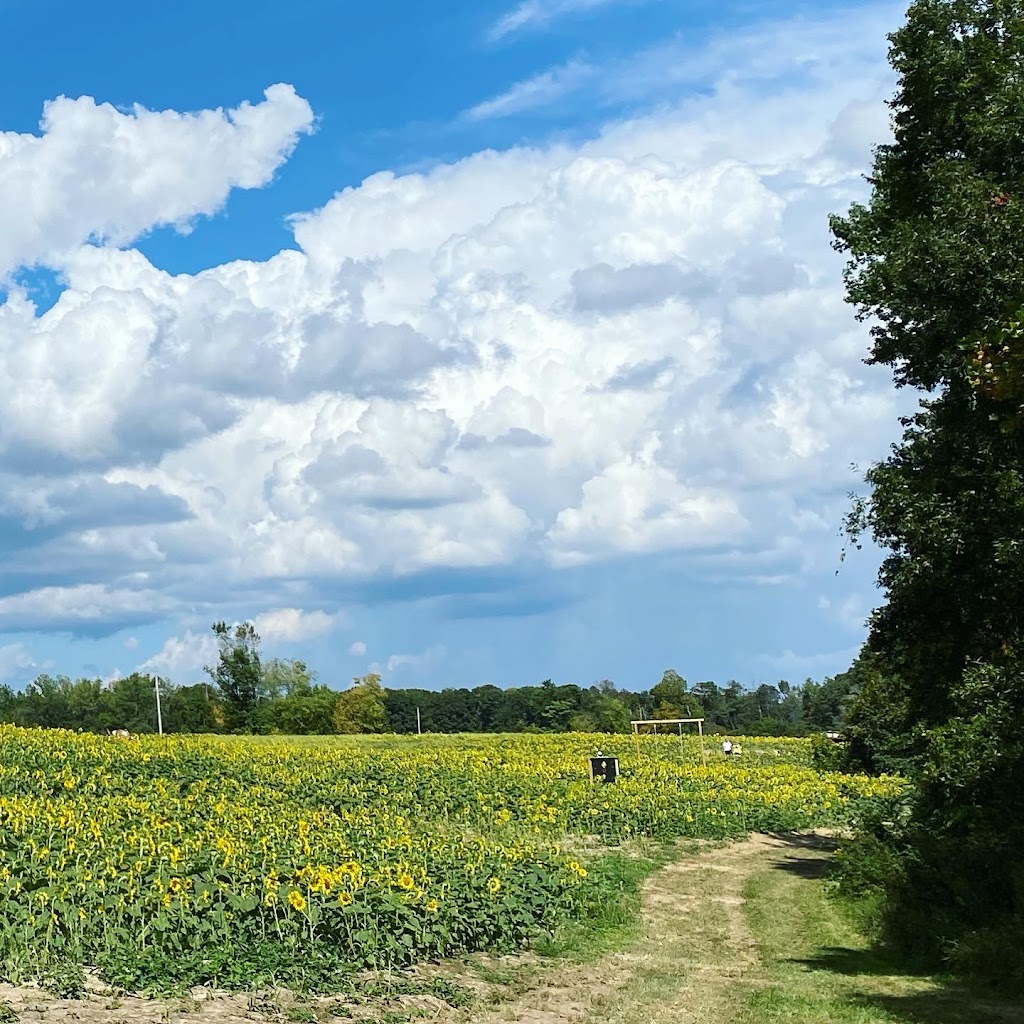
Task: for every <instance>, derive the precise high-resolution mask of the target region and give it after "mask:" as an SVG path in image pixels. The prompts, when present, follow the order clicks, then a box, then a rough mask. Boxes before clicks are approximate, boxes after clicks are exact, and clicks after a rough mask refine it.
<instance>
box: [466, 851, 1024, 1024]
mask: <svg viewBox="0 0 1024 1024" xmlns="http://www.w3.org/2000/svg"><path fill="white" fill-rule="evenodd" d="M830 847H831V844H830V843H829V841H828V840H826V839H822V838H820V837H817V836H779V837H772V836H754V837H752V838H751V839H749V840H748V841H746V842H742V843H736V844H733V845H731V846H727V847H724V848H720V849H711V850H705V851H703V852H701V853H700V854H698V855H694V856H690V857H687V858H684V859H682V860H680V861H678V862H676V863H673V864H671V865H669V866H668V867H666V868H663V869H662V870H660V871H658V872H657V873H656V874H655V875H653V876H652V877H651V878H650V879H649V880H648V882H647V883H646V885H645V887H644V894H643V907H644V912H643V928H642V932H641V934H640V935H639V937H638V938H637V940H636V941H635V942H634V943H633V944H632V945H631V946H630V947H629V948H628V949H626V950H625V951H623V952H620V953H615V954H612V955H609V956H606V957H604V958H602V959H601V960H600V961H598V962H597V963H595V964H590V965H587V966H583V965H581V966H576V967H571V968H564V967H563V968H556V969H554V970H553V971H552V973H551V974H550V975H548V976H546V977H545V976H544V975H543V974H542V975H541V976H540V979H539V983H538V984H536V985H535V986H534V987H532V988H530V989H529V990H528V991H526V992H523V993H522V994H521V995H519V996H518V997H516V998H515V999H513V1000H511V1001H509V1002H506V1003H502V1004H499V1005H497V1006H495V1007H494V1008H492V1009H491V1010H489V1011H488V1012H486V1013H481V1012H480V1008H479V1007H476V1008H474V1009H471V1010H467V1011H463V1014H462V1017H461V1019H462V1020H464V1021H473V1022H475V1024H506V1022H523V1024H563V1022H575V1024H1011V1022H1012V1024H1021V1022H1024V1002H1021V1001H1017V1002H1002V1001H998V1000H996V999H994V998H992V997H987V998H986V997H980V996H978V995H976V994H973V993H971V992H969V991H966V990H964V989H961V988H957V987H955V986H954V985H952V984H950V983H948V982H946V981H944V980H942V979H937V978H931V977H920V976H912V975H907V974H903V973H900V972H898V971H896V970H895V969H894V968H893V967H892V966H891V965H889V964H887V963H886V962H885V961H884V960H883V959H881V958H879V957H878V956H877V955H874V954H872V953H871V952H870V951H869V950H868V948H867V945H866V943H865V942H864V940H863V939H862V938H861V937H860V936H859V935H858V934H857V932H856V931H855V930H854V929H853V928H852V927H851V926H850V924H849V923H848V922H847V921H846V920H845V918H844V917H843V915H842V914H841V913H840V912H839V911H838V908H836V907H835V906H834V905H833V904H832V903H830V902H829V901H828V900H827V899H826V897H825V895H824V890H823V887H822V883H821V879H822V877H823V875H824V873H825V869H826V866H827V859H828V855H829V849H830Z"/></svg>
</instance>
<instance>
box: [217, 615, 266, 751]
mask: <svg viewBox="0 0 1024 1024" xmlns="http://www.w3.org/2000/svg"><path fill="white" fill-rule="evenodd" d="M212 629H213V633H214V636H216V637H217V648H218V651H219V657H218V660H217V664H216V665H214V666H212V667H211V666H209V665H208V666H206V672H207V673H208V674H209V675H210V678H211V679H212V680H213V681H214V683H216V685H217V689H218V690H219V691H220V696H221V700H222V701H223V702H224V712H225V722H226V725H227V727H228V729H230V730H231V731H234V732H252V731H253V727H254V725H255V722H256V709H257V705H258V704H259V702H260V699H261V696H262V690H263V670H262V667H261V665H260V635H259V633H257V632H256V627H255V626H254V625H253V624H252V623H251V622H240V623H238V624H236V625H235V626H234V627H233V628H232V627H230V626H228V624H227V623H226V622H215V623H214V624H213V626H212Z"/></svg>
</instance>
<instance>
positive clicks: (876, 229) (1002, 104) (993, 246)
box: [832, 0, 1024, 952]
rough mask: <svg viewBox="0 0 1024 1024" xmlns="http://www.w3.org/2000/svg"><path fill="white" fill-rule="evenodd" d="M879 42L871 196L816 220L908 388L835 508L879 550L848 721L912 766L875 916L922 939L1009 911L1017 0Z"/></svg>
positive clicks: (1021, 512) (1021, 112)
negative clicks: (899, 411)
mask: <svg viewBox="0 0 1024 1024" xmlns="http://www.w3.org/2000/svg"><path fill="white" fill-rule="evenodd" d="M890 42H891V50H890V58H891V61H892V64H893V66H894V67H895V69H896V71H897V73H898V75H899V83H898V89H897V93H896V95H895V97H894V99H893V101H892V104H891V106H892V110H893V128H894V139H893V141H892V143H891V144H888V145H884V146H880V147H878V149H877V150H876V153H875V161H874V168H873V171H872V176H871V178H870V179H869V180H870V182H871V185H872V194H871V199H870V202H869V203H867V204H866V205H855V206H854V207H853V208H852V209H851V210H850V212H849V214H848V215H847V216H845V217H836V218H833V220H832V229H833V231H834V233H835V236H836V245H837V247H838V248H839V249H840V250H841V251H843V252H845V253H846V254H847V256H848V257H849V262H848V265H847V270H846V285H847V294H848V299H849V301H850V302H852V303H853V304H854V305H855V306H856V307H857V309H858V312H859V314H860V316H862V317H864V318H870V319H871V321H872V328H871V333H872V338H873V341H872V348H871V355H870V360H869V361H870V362H873V363H876V364H884V365H887V366H890V367H891V368H892V371H893V374H894V377H895V381H896V384H897V385H898V386H910V387H914V388H917V389H920V390H921V391H922V392H923V393H924V395H923V396H922V402H921V407H920V409H919V411H918V412H917V413H916V414H914V415H912V416H909V417H907V418H906V419H905V420H904V421H903V427H904V433H903V437H902V440H901V441H900V442H899V443H898V444H896V445H895V446H894V447H893V452H892V454H891V456H890V457H889V458H888V459H886V460H885V461H884V462H881V463H879V464H878V465H876V466H874V467H872V469H871V470H870V471H869V473H868V475H867V480H868V483H869V484H870V486H871V493H870V496H869V497H868V498H866V499H864V500H862V501H860V502H859V503H858V504H857V505H856V506H855V508H854V511H853V514H852V515H851V518H850V523H849V526H850V529H851V532H852V533H853V534H854V535H855V536H859V534H860V532H862V531H867V532H869V533H870V534H871V535H872V536H873V537H874V539H875V540H876V541H877V543H878V544H879V545H880V546H881V547H882V548H883V549H884V550H885V551H886V557H885V560H884V562H883V564H882V567H881V570H880V573H879V581H880V583H881V585H882V587H883V588H884V592H885V604H884V605H883V606H882V607H881V608H879V609H878V610H877V611H876V612H875V613H874V615H873V616H872V618H871V622H870V632H869V638H868V642H867V645H866V649H865V651H864V654H863V657H862V659H861V661H862V663H863V670H864V673H865V682H864V684H863V687H862V689H861V694H860V697H859V698H858V699H857V701H856V703H855V705H854V706H853V708H852V709H851V715H850V727H849V731H850V732H851V734H852V736H853V738H854V741H855V744H858V745H859V747H860V749H861V752H862V754H863V755H864V757H865V759H867V760H869V761H870V760H872V759H873V760H874V761H875V762H876V764H877V763H878V762H879V761H880V760H884V759H888V760H889V761H890V763H891V762H892V761H893V760H894V759H896V760H902V762H903V763H904V764H906V765H908V766H910V767H911V768H913V770H914V771H915V774H916V778H917V779H918V781H919V784H920V790H919V792H920V798H919V801H918V803H917V806H916V808H915V811H914V817H913V820H912V823H911V827H910V830H909V832H908V837H907V840H906V842H907V848H908V854H909V855H908V857H907V858H906V864H907V868H906V872H907V873H906V875H905V876H904V883H902V888H898V891H897V890H893V892H892V893H891V895H892V896H893V901H894V902H893V908H894V912H893V913H892V914H890V917H889V922H890V926H891V927H892V929H893V931H894V934H896V935H898V936H901V938H902V941H906V942H907V943H908V944H910V945H914V944H916V945H922V944H931V945H932V947H933V949H934V950H935V951H936V952H937V951H938V948H939V947H940V946H941V945H942V944H944V943H945V944H950V943H956V944H958V946H959V948H961V949H968V948H970V947H971V943H970V942H967V943H962V942H960V939H961V937H962V935H963V933H964V930H965V929H969V928H972V927H975V926H977V927H982V926H984V925H986V924H987V923H991V922H993V921H1002V923H1003V924H1005V920H1004V919H1005V915H1006V914H1007V913H1008V912H1012V909H1013V908H1014V907H1015V906H1016V907H1017V913H1018V915H1019V914H1020V913H1021V911H1020V900H1021V893H1020V887H1019V885H1018V883H1017V882H1016V881H1015V879H1016V878H1019V877H1024V875H1022V871H1024V863H1022V858H1021V853H1020V849H1021V846H1022V843H1024V828H1022V825H1021V822H1022V821H1024V806H1022V801H1024V748H1022V742H1021V736H1022V735H1024V720H1022V708H1024V699H1022V698H1024V693H1022V692H1021V691H1022V685H1021V681H1020V680H1021V678H1022V672H1021V668H1022V661H1024V479H1022V472H1021V470H1022V466H1024V461H1022V456H1024V448H1022V431H1021V429H1020V416H1019V413H1020V393H1019V389H1018V388H1016V387H1014V386H1013V385H1012V383H1011V384H1010V386H1006V381H1007V380H1010V379H1011V378H1012V374H1011V373H1010V370H1011V369H1012V367H1013V366H1014V365H1016V363H1015V360H1017V359H1018V358H1019V356H1020V344H1021V342H1020V338H1021V332H1020V331H1019V330H1018V329H1017V326H1016V325H1018V324H1019V323H1020V319H1021V318H1020V315H1019V313H1020V310H1021V309H1022V308H1024V246H1022V245H1021V243H1020V239H1021V237H1024V235H1022V231H1024V77H1022V75H1021V72H1020V69H1021V67H1022V65H1024V2H1021V0H989V2H982V0H917V2H915V3H912V4H911V5H910V8H909V11H908V15H907V21H906V23H905V25H904V26H903V27H902V28H900V29H899V30H898V31H897V32H895V33H894V34H893V35H892V36H890ZM1018 383H1019V382H1018ZM894 715H896V716H898V717H896V718H895V721H896V723H897V724H896V728H895V730H894V729H893V726H892V723H893V721H894V718H893V716H894ZM967 715H971V716H973V718H970V719H969V718H968V717H966V716H967ZM953 735H955V736H956V737H957V743H951V742H950V737H951V736H953ZM994 772H995V773H996V776H997V777H998V782H996V781H995V777H994V775H993V773H994ZM954 851H955V852H954ZM922 893H927V894H928V903H927V905H925V904H924V903H922V901H921V900H920V898H919V897H920V894H922ZM915 900H916V901H917V902H915ZM937 902H942V903H944V904H945V906H946V908H948V909H943V910H938V909H937V907H936V903H937ZM929 913H931V914H933V917H932V918H928V920H927V924H926V925H925V924H924V921H925V918H926V916H927V915H928V914H929ZM1018 920H1020V918H1018Z"/></svg>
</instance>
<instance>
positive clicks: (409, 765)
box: [0, 726, 902, 989]
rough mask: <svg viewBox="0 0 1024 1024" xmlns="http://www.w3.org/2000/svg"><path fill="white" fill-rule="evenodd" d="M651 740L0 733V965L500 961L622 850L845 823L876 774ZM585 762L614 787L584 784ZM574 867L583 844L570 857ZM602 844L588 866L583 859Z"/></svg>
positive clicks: (233, 975)
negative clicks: (607, 767) (602, 760)
mask: <svg viewBox="0 0 1024 1024" xmlns="http://www.w3.org/2000/svg"><path fill="white" fill-rule="evenodd" d="M696 743H697V741H696V740H695V739H694V740H690V739H687V740H685V741H683V742H682V743H681V742H680V740H679V739H676V738H669V737H653V736H642V737H639V738H638V739H636V740H634V739H632V738H630V737H609V736H600V737H598V736H589V735H580V734H574V735H569V736H541V735H515V736H467V735H464V736H447V737H440V736H438V737H428V736H424V737H367V736H363V737H346V738H340V737H339V738H334V739H331V740H321V741H318V742H315V743H313V742H310V743H306V744H302V743H297V742H294V741H290V740H287V739H270V740H260V741H258V740H253V739H251V738H250V739H243V738H238V739H233V738H218V737H173V738H167V737H163V738H161V737H153V736H150V737H139V738H132V739H130V740H123V739H116V738H111V737H101V736H95V735H90V734H78V733H70V732H63V731H59V730H27V729H20V728H17V727H14V726H0V905H2V906H3V907H4V913H3V915H2V916H0V963H2V968H0V970H2V973H3V975H4V978H5V980H8V981H14V982H20V981H25V980H29V979H32V978H38V977H43V976H46V975H47V974H48V973H50V974H52V973H54V972H59V971H61V970H65V969H67V968H68V967H69V965H70V966H71V967H74V968H76V969H77V968H78V967H80V966H82V965H85V966H88V967H91V968H93V969H95V970H96V971H97V972H98V974H99V976H100V977H101V978H103V979H104V980H106V981H108V982H110V983H112V984H118V985H121V986H124V987H125V988H131V989H144V988H146V987H154V986H160V985H168V984H173V985H180V986H191V985H198V984H213V985H221V986H231V985H236V986H237V985H240V984H243V982H244V983H251V982H252V981H253V979H260V978H263V979H273V980H275V981H277V982H279V983H283V984H288V985H294V986H302V987H306V988H313V989H317V988H318V989H325V988H329V987H330V985H331V984H332V983H333V982H332V979H338V978H341V977H344V976H346V975H351V973H352V972H354V971H357V970H359V969H362V968H383V967H397V966H401V965H408V964H410V963H413V962H416V961H422V960H430V959H441V958H447V957H452V956H457V955H460V954H464V953H469V952H473V951H477V950H490V951H510V950H514V949H519V948H522V947H524V946H527V945H528V944H529V943H530V942H531V941H532V940H534V939H536V938H537V937H538V936H542V935H544V934H551V932H552V931H553V930H554V929H556V928H558V926H559V925H560V924H561V923H563V922H566V921H570V920H577V921H578V920H584V921H585V920H586V919H587V918H588V916H589V915H591V914H592V913H594V911H595V909H596V908H597V907H598V906H599V905H600V904H601V903H602V901H607V900H608V899H613V898H614V897H615V893H614V892H611V891H610V881H609V875H608V873H607V872H605V871H604V870H603V869H602V865H603V857H604V856H605V855H606V851H607V850H608V849H609V848H613V847H615V846H616V845H617V844H620V843H622V842H625V841H633V840H640V839H648V840H654V841H671V840H674V839H677V838H683V837H690V838H710V839H724V838H729V837H736V836H740V835H743V834H745V833H746V832H748V831H751V830H759V831H775V830H788V829H798V828H808V827H813V826H822V825H829V824H837V823H841V822H843V821H845V820H848V818H849V816H850V815H851V814H852V813H854V812H855V810H856V808H857V807H858V805H860V804H861V803H862V802H863V801H865V800H871V799H874V798H879V797H887V796H890V795H892V794H894V793H897V792H898V791H899V790H900V789H901V787H902V783H901V782H900V780H898V779H894V778H885V777H882V778H868V777H866V776H848V775H838V774H832V773H827V772H826V773H819V772H817V771H815V770H814V769H813V768H812V767H810V765H809V745H808V741H805V740H770V741H755V740H752V739H751V740H748V741H747V742H746V743H745V744H744V754H743V757H742V758H739V759H736V758H733V759H726V758H725V757H724V756H723V755H722V754H720V753H719V752H718V750H717V748H709V751H708V754H707V758H706V762H707V763H706V764H705V763H702V761H703V759H702V756H701V752H700V750H699V748H698V747H697V745H696ZM598 747H600V748H601V750H602V752H603V753H604V754H606V755H617V756H618V757H619V758H620V759H621V769H622V775H621V777H620V779H619V781H618V782H616V783H615V784H612V785H606V784H603V783H601V782H599V781H598V782H593V781H591V779H590V775H589V763H588V757H589V756H591V755H593V754H594V753H595V752H596V749H597V748H598ZM586 851H596V852H590V853H588V852H586ZM602 851H605V852H602Z"/></svg>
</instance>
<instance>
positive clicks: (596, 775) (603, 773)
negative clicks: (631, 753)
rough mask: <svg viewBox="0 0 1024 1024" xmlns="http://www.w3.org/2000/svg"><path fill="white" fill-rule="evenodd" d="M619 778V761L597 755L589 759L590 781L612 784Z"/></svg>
mask: <svg viewBox="0 0 1024 1024" xmlns="http://www.w3.org/2000/svg"><path fill="white" fill-rule="evenodd" d="M618 777H619V759H618V758H617V757H604V756H603V755H601V754H599V755H598V756H597V757H592V758H591V759H590V781H591V782H593V781H594V779H600V780H601V781H602V782H614V781H615V780H616V779H617V778H618Z"/></svg>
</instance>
